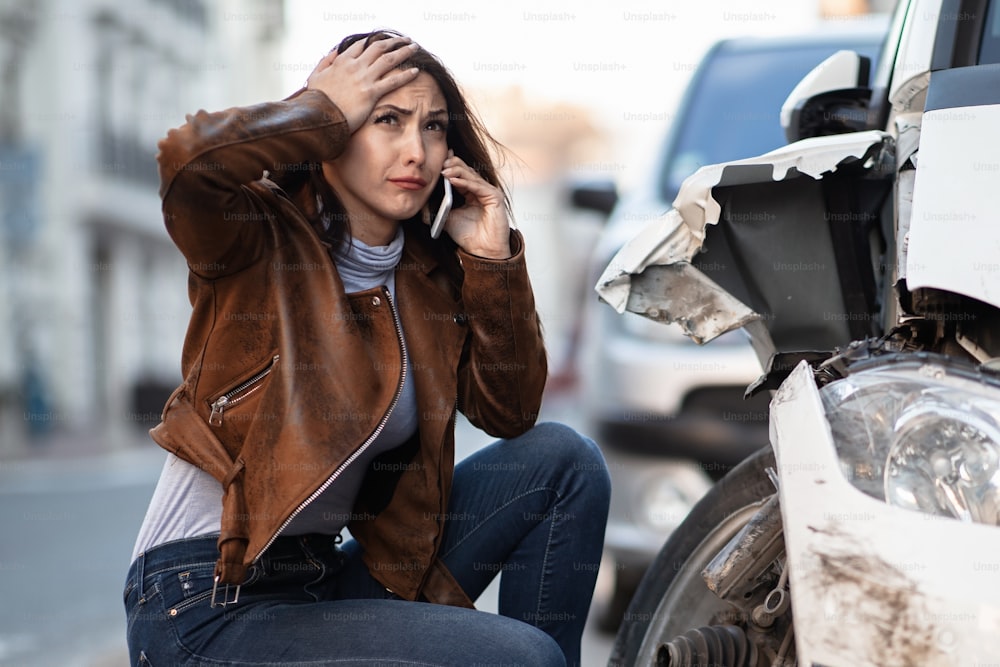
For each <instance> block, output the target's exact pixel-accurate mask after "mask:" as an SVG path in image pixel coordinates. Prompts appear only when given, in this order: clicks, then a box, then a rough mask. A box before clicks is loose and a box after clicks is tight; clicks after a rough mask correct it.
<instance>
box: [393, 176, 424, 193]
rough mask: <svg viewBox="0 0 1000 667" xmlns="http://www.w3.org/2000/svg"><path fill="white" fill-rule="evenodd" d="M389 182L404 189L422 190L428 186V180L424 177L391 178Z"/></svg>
mask: <svg viewBox="0 0 1000 667" xmlns="http://www.w3.org/2000/svg"><path fill="white" fill-rule="evenodd" d="M389 182H390V183H393V184H395V185H397V186H398V187H400V188H402V189H404V190H422V189H424V188H425V187H427V181H425V180H424V179H422V178H408V177H403V178H390V179H389Z"/></svg>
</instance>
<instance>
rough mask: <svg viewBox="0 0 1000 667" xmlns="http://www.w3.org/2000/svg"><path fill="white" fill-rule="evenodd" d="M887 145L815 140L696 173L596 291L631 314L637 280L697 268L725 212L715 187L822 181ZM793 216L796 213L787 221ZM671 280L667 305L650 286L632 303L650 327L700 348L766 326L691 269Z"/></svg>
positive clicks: (850, 138)
mask: <svg viewBox="0 0 1000 667" xmlns="http://www.w3.org/2000/svg"><path fill="white" fill-rule="evenodd" d="M888 139H889V135H888V134H886V133H883V132H877V131H871V132H858V133H853V134H846V135H835V136H829V137H816V138H812V139H805V140H802V141H799V142H796V143H794V144H791V145H789V146H784V147H782V148H779V149H777V150H775V151H771V152H770V153H765V154H764V155H761V156H759V157H755V158H748V159H745V160H736V161H733V162H728V163H722V164H717V165H710V166H707V167H703V168H701V169H699V170H698V171H697V172H695V173H694V174H693V175H692V176H690V177H689V178H688V179H687V180H686V181H685V182H684V184H683V185H682V186H681V189H680V192H679V193H678V195H677V198H676V199H675V200H674V208H673V209H672V210H671V211H669V212H668V213H667V214H665V215H664V216H663V217H661V218H659V219H657V220H656V221H654V222H653V223H652V224H650V225H648V226H647V227H646V228H645V229H644V230H643V231H642V232H640V233H639V234H638V235H637V236H636V237H635V238H634V239H632V240H631V241H629V242H628V243H626V244H625V246H624V247H622V249H621V250H620V251H619V252H618V254H617V255H616V256H615V257H614V259H613V260H612V261H611V263H610V264H609V265H608V267H607V269H606V270H605V271H604V274H603V275H602V276H601V278H600V280H599V281H598V283H597V286H596V287H595V289H596V290H597V292H598V294H599V295H600V297H601V298H602V299H603V300H604V301H606V302H607V303H609V304H610V305H611V306H612V307H614V308H615V309H616V310H617V311H618V312H624V311H625V310H626V309H628V310H633V308H632V307H631V306H630V303H633V302H632V301H631V298H630V292H631V291H632V290H633V289H635V285H634V282H635V281H634V278H635V276H638V275H640V274H642V273H643V272H644V271H646V269H647V268H649V267H651V266H669V265H675V264H689V265H690V264H692V260H693V258H694V257H695V255H697V254H698V253H699V251H701V249H702V246H703V243H704V240H705V231H706V227H707V226H708V225H714V224H717V223H718V222H719V219H720V217H721V215H722V207H721V205H720V203H719V201H718V200H717V199H716V198H715V197H714V196H713V189H714V188H716V187H717V186H722V187H731V186H743V185H746V186H748V187H749V188H754V187H755V186H759V185H760V184H762V183H767V182H772V183H773V182H778V181H784V180H790V179H793V178H797V177H799V176H809V177H811V178H812V179H814V180H819V179H821V178H823V177H824V175H826V174H830V173H832V172H834V171H836V170H837V169H838V167H839V166H840V165H841V164H843V163H844V162H845V161H851V162H857V161H859V160H863V159H865V157H866V156H870V155H872V154H873V153H874V152H876V151H877V150H878V148H880V147H881V146H883V145H884V144H885V143H886V141H887V140H888ZM869 162H874V159H870V160H869ZM763 213H765V214H766V213H767V212H766V211H765V212H763ZM794 214H795V213H794V211H792V212H791V213H790V215H794ZM757 219H758V218H757V216H755V215H754V211H749V212H745V213H744V212H741V213H740V215H739V216H738V217H735V218H733V219H732V220H730V224H732V225H733V226H739V225H741V224H743V223H744V222H746V223H747V224H748V225H749V224H751V223H752V222H753V221H755V220H757ZM786 224H793V225H794V224H797V221H796V220H795V219H793V218H787V219H786ZM734 270H735V269H734ZM670 277H671V280H673V279H676V280H677V281H679V283H678V284H676V285H672V286H671V290H672V292H671V294H672V296H670V297H669V298H668V299H666V300H664V298H663V296H662V295H660V296H657V295H656V293H655V292H653V291H651V290H650V289H649V288H648V286H643V287H640V288H639V289H640V292H641V293H640V294H639V295H638V296H637V297H636V300H635V302H634V304H635V307H636V308H639V310H638V311H636V312H639V313H640V314H644V315H646V316H647V317H648V316H649V314H650V313H655V316H654V317H653V319H657V320H661V321H665V322H679V323H681V325H682V326H683V327H684V328H685V331H686V332H687V333H688V334H689V335H691V336H692V338H694V339H695V340H696V341H698V342H699V343H704V342H708V341H709V340H711V339H712V338H714V337H715V336H717V335H719V334H721V333H723V332H725V331H729V330H731V329H735V328H738V327H741V326H744V325H745V324H746V323H748V322H751V321H754V320H757V319H760V318H761V316H760V315H759V314H757V313H755V312H754V310H753V309H752V308H751V307H750V306H748V305H747V304H746V303H745V301H741V300H740V299H738V298H736V297H734V296H732V294H729V295H728V297H729V298H727V299H724V298H723V297H722V296H721V295H720V294H718V293H717V292H718V291H724V290H721V288H720V287H719V286H718V285H717V284H716V283H715V282H713V281H712V280H711V279H709V278H708V277H707V276H705V275H704V274H703V273H702V272H701V271H698V270H696V269H695V268H694V267H689V268H685V269H683V270H681V271H678V272H676V273H675V274H674V275H672V276H670ZM661 287H662V285H661ZM695 297H697V298H695ZM700 298H710V302H709V305H707V306H706V305H705V304H704V303H702V302H701V301H699V299H700Z"/></svg>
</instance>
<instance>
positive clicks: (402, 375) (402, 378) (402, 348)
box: [253, 287, 407, 562]
mask: <svg viewBox="0 0 1000 667" xmlns="http://www.w3.org/2000/svg"><path fill="white" fill-rule="evenodd" d="M382 294H383V295H384V296H385V298H386V303H388V304H389V312H390V313H391V314H392V322H393V324H394V325H395V326H396V340H397V341H398V342H399V352H400V355H401V357H402V366H401V367H400V371H399V384H397V385H396V393H395V395H393V397H392V402H390V403H389V408H388V409H387V410H386V411H385V414H384V415H382V419H380V420H379V423H378V425H376V426H375V430H374V431H372V434H371V435H370V436H368V438H367V439H366V440H365V441H364V442H363V443H361V446H360V447H358V448H357V449H356V450H354V453H353V454H351V455H350V456H349V457H347V460H345V461H344V462H343V463H341V464H340V465H339V466H337V469H336V470H334V471H333V473H332V474H331V475H330V476H329V477H328V478H327V479H326V481H325V482H323V484H321V485H320V486H319V488H317V489H316V490H315V491H313V492H312V493H311V494H310V495H309V497H308V498H306V499H305V500H303V501H302V503H301V504H300V505H299V506H298V507H296V508H295V509H294V510H293V511H292V513H291V514H289V515H288V518H287V519H285V520H284V522H282V524H281V525H280V526H278V529H277V530H276V531H275V532H274V534H273V535H271V538H270V539H269V540H268V541H267V542H266V543H265V544H264V546H263V547H261V549H260V551H258V552H257V554H256V555H255V556H254V557H253V560H254V562H256V561H257V559H258V558H260V557H261V555H262V554H263V553H264V552H265V551H267V548H268V547H269V546H271V545H272V544H274V541H275V540H276V539H278V536H279V535H281V532H282V531H283V530H285V528H287V527H288V525H289V524H290V523H291V522H292V521H293V520H294V519H295V517H297V516H298V515H299V514H301V513H302V510H304V509H305V508H306V507H308V506H309V504H310V503H312V502H313V501H314V500H316V498H318V497H319V496H320V495H322V494H323V492H324V491H326V490H327V489H328V488H330V485H331V484H333V483H334V482H335V481H337V478H338V477H340V475H341V474H342V473H343V472H344V470H346V469H347V466H349V465H351V464H352V463H354V461H355V460H356V459H357V458H358V457H359V456H361V454H363V453H364V451H365V450H366V449H368V447H369V446H370V445H371V444H372V443H373V442H375V440H376V439H377V438H378V436H379V435H380V434H381V433H382V429H384V428H385V425H386V422H388V421H389V415H391V414H392V411H393V409H395V407H396V403H398V402H399V397H400V395H401V394H402V393H403V384H404V382H406V366H407V354H406V345H404V344H403V327H402V326H401V325H400V323H399V316H398V315H397V314H396V306H395V305H394V304H393V302H392V295H390V294H389V290H388V289H386V288H385V287H383V288H382Z"/></svg>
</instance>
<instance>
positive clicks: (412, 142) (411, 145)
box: [401, 132, 427, 165]
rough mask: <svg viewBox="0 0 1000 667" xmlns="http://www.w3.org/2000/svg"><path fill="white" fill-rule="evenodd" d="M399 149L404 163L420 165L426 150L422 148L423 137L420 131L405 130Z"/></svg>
mask: <svg viewBox="0 0 1000 667" xmlns="http://www.w3.org/2000/svg"><path fill="white" fill-rule="evenodd" d="M401 151H402V158H403V162H404V163H405V164H418V165H422V164H423V163H424V158H425V157H426V155H427V151H426V149H425V148H424V138H423V136H421V134H420V132H407V133H406V134H405V135H404V138H403V145H402V148H401Z"/></svg>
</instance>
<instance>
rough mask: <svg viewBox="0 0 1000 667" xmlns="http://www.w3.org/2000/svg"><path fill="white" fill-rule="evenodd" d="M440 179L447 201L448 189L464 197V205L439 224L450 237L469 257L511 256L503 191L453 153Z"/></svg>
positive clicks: (445, 216) (505, 257)
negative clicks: (443, 184)
mask: <svg viewBox="0 0 1000 667" xmlns="http://www.w3.org/2000/svg"><path fill="white" fill-rule="evenodd" d="M441 178H443V179H445V193H446V194H445V199H448V198H449V197H448V187H449V186H452V187H454V188H455V189H456V190H458V192H459V193H460V194H461V195H462V196H463V197H464V198H465V204H463V205H462V206H460V207H458V208H452V209H451V212H450V213H445V215H444V216H443V219H442V220H441V222H440V223H439V224H440V225H442V226H443V227H444V229H446V230H447V232H448V235H449V236H450V237H451V238H452V239H454V241H455V243H457V244H458V245H459V247H460V248H462V250H464V251H465V252H467V253H469V254H472V255H477V256H479V257H487V258H490V259H507V258H508V257H510V221H509V219H508V217H507V208H506V206H505V205H504V196H503V192H502V191H501V190H500V189H499V188H497V187H495V186H493V185H491V184H490V183H488V182H486V181H485V180H484V179H483V177H482V176H480V175H479V174H478V173H477V172H476V171H475V170H474V169H472V168H471V167H469V166H468V165H467V164H465V162H464V161H463V160H462V159H461V158H459V157H457V156H455V155H452V154H451V153H449V156H448V158H447V159H446V160H445V161H444V169H443V170H442V172H441ZM443 204H444V202H443V201H442V208H443ZM449 205H450V204H449ZM438 213H439V214H440V213H441V211H440V210H439V211H438ZM435 222H437V220H436V219H435ZM439 234H440V232H439ZM431 235H432V236H433V235H434V228H433V225H432V227H431ZM435 238H437V237H436V236H435Z"/></svg>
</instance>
